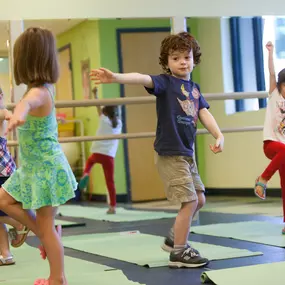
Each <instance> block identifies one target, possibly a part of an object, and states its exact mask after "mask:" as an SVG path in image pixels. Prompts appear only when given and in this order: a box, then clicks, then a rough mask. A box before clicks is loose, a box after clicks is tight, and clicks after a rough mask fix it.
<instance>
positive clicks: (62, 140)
mask: <svg viewBox="0 0 285 285" xmlns="http://www.w3.org/2000/svg"><path fill="white" fill-rule="evenodd" d="M262 130H263V126H250V127H238V128H222V129H221V131H222V133H246V132H257V131H262ZM206 134H209V132H208V131H207V130H206V129H198V130H197V135H206ZM153 137H155V132H141V133H124V134H119V135H110V136H82V137H61V138H59V142H60V143H72V142H90V141H102V140H115V139H143V138H153ZM7 144H8V146H12V147H14V146H18V141H8V142H7Z"/></svg>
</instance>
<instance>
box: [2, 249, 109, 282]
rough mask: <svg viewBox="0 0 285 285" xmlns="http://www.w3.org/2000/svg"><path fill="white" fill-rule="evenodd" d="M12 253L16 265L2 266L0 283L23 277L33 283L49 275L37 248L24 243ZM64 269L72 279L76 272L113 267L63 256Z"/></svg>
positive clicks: (100, 270) (98, 270)
mask: <svg viewBox="0 0 285 285" xmlns="http://www.w3.org/2000/svg"><path fill="white" fill-rule="evenodd" d="M12 254H13V255H14V259H15V261H16V265H11V266H2V268H1V274H0V284H2V283H3V282H4V283H3V284H7V285H8V284H9V285H10V284H12V280H18V279H19V280H22V279H25V278H28V279H29V280H30V283H29V284H33V281H34V280H35V279H37V278H45V277H48V276H49V266H48V261H47V260H45V261H44V260H42V259H41V257H40V252H39V250H38V249H36V248H33V247H31V246H29V245H27V244H24V245H22V246H21V247H20V248H17V249H12ZM0 267H1V266H0ZM65 269H66V274H67V277H68V278H71V279H72V278H73V277H74V276H76V275H77V274H78V272H80V275H81V274H84V273H85V272H86V273H87V274H88V273H93V272H95V273H94V274H96V272H102V271H105V270H112V269H113V268H111V267H108V266H105V265H101V264H96V263H92V262H88V261H85V260H81V259H76V258H73V257H69V256H65ZM3 280H4V281H3ZM5 282H6V283H5ZM23 284H25V283H23ZM27 284H28V283H27ZM82 284H84V283H82Z"/></svg>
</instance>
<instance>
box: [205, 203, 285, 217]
mask: <svg viewBox="0 0 285 285" xmlns="http://www.w3.org/2000/svg"><path fill="white" fill-rule="evenodd" d="M201 211H202V212H212V213H223V214H244V215H264V216H272V217H280V216H283V211H282V205H281V204H278V203H275V204H273V203H272V204H263V205H262V204H246V203H245V204H244V205H236V204H232V203H228V204H225V203H223V204H222V205H221V204H217V205H216V204H213V203H212V204H211V203H209V204H208V205H205V207H203V208H202V209H201Z"/></svg>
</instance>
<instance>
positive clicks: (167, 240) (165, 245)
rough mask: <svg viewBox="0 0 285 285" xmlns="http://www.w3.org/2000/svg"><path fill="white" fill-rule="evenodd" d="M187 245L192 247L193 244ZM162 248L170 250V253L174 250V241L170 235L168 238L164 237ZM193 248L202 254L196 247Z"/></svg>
mask: <svg viewBox="0 0 285 285" xmlns="http://www.w3.org/2000/svg"><path fill="white" fill-rule="evenodd" d="M187 247H191V246H190V245H189V244H188V246H187ZM161 248H162V249H163V250H164V251H166V252H169V253H170V252H172V251H173V250H174V241H173V240H172V239H171V238H170V237H166V238H165V239H164V243H163V244H162V246H161ZM192 250H193V251H194V252H195V253H196V254H198V255H200V253H199V251H198V250H196V249H194V248H192Z"/></svg>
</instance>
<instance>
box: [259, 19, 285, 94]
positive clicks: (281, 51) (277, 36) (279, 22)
mask: <svg viewBox="0 0 285 285" xmlns="http://www.w3.org/2000/svg"><path fill="white" fill-rule="evenodd" d="M263 19H264V30H263V54H264V74H265V85H266V90H268V89H269V72H268V61H267V58H268V51H267V49H266V47H265V45H266V43H267V42H268V41H271V42H272V43H273V44H274V51H275V52H274V65H275V72H276V75H277V74H278V72H279V71H280V70H281V69H283V68H285V17H275V16H266V17H263Z"/></svg>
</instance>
